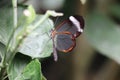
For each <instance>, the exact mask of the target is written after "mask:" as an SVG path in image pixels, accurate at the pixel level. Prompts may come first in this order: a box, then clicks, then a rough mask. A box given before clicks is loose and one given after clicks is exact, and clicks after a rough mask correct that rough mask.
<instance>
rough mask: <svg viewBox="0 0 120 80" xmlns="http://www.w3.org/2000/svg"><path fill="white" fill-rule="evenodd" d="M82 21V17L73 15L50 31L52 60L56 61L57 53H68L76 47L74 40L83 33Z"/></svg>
mask: <svg viewBox="0 0 120 80" xmlns="http://www.w3.org/2000/svg"><path fill="white" fill-rule="evenodd" d="M83 29H84V19H83V17H82V16H79V15H74V16H70V17H69V18H68V19H66V20H64V21H63V22H62V23H61V24H59V25H58V26H57V27H56V28H55V29H54V30H52V31H51V38H52V41H53V55H54V60H55V61H57V51H56V50H58V51H61V52H70V51H72V50H73V48H74V47H75V45H76V38H77V37H78V36H79V35H80V34H81V33H82V32H83Z"/></svg>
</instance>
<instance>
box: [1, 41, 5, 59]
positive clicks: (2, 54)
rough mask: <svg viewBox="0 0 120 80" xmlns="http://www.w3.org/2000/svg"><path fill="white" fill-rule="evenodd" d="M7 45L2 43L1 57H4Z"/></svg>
mask: <svg viewBox="0 0 120 80" xmlns="http://www.w3.org/2000/svg"><path fill="white" fill-rule="evenodd" d="M4 51H5V45H4V44H2V43H0V57H1V58H3V57H4Z"/></svg>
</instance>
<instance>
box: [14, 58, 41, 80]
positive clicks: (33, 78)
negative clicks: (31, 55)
mask: <svg viewBox="0 0 120 80" xmlns="http://www.w3.org/2000/svg"><path fill="white" fill-rule="evenodd" d="M16 80H42V72H41V64H40V62H39V60H38V59H35V60H33V61H31V62H30V63H29V64H28V65H27V66H26V67H25V69H24V70H23V72H22V74H21V76H20V77H18V78H17V79H16Z"/></svg>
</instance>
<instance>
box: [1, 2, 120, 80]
mask: <svg viewBox="0 0 120 80" xmlns="http://www.w3.org/2000/svg"><path fill="white" fill-rule="evenodd" d="M7 3H8V4H9V0H1V2H0V6H1V7H2V6H4V5H8V4H7ZM18 3H22V4H32V5H33V6H34V8H35V10H36V12H37V13H38V14H39V13H44V12H45V11H46V10H48V9H52V10H56V11H58V12H63V13H64V17H65V18H66V17H68V16H70V15H74V14H79V15H82V16H83V17H84V19H85V30H84V33H83V34H82V35H81V36H80V37H79V38H77V41H76V43H77V45H76V47H75V49H74V50H73V51H72V52H70V53H60V52H59V60H58V62H54V61H53V57H49V58H46V59H44V60H43V61H42V71H43V74H44V75H45V77H46V78H47V79H48V80H120V66H119V64H120V0H18ZM57 22H59V21H57Z"/></svg>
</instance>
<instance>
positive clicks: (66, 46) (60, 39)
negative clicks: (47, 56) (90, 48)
mask: <svg viewBox="0 0 120 80" xmlns="http://www.w3.org/2000/svg"><path fill="white" fill-rule="evenodd" d="M54 41H55V47H56V49H57V50H59V51H62V52H69V51H71V50H72V49H73V48H74V47H75V44H76V43H75V38H74V37H73V35H72V34H66V33H58V34H56V36H55V38H54Z"/></svg>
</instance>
